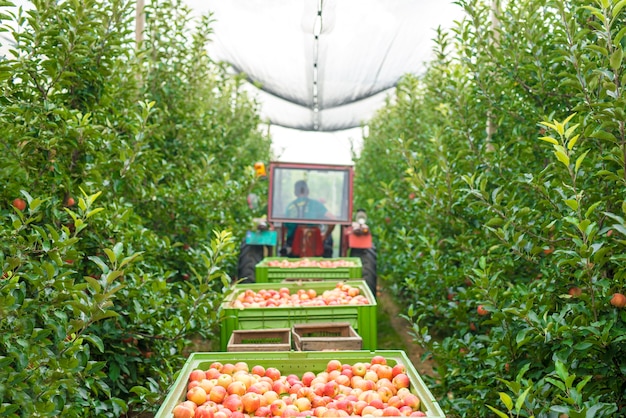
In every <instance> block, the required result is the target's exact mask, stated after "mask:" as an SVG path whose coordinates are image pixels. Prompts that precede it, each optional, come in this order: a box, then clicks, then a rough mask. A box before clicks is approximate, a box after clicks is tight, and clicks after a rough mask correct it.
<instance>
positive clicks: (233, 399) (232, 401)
mask: <svg viewBox="0 0 626 418" xmlns="http://www.w3.org/2000/svg"><path fill="white" fill-rule="evenodd" d="M222 405H224V407H226V408H228V409H230V410H231V411H233V412H235V411H243V402H242V401H241V396H239V395H228V396H226V398H224V401H223V402H222Z"/></svg>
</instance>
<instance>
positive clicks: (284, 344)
mask: <svg viewBox="0 0 626 418" xmlns="http://www.w3.org/2000/svg"><path fill="white" fill-rule="evenodd" d="M289 350H291V329H289V328H270V329H259V330H235V331H233V333H232V334H231V335H230V339H229V340H228V346H227V351H230V352H232V351H289Z"/></svg>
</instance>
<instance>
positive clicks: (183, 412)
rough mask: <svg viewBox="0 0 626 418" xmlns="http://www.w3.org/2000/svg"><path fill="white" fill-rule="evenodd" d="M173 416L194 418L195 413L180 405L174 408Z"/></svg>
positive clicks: (175, 417)
mask: <svg viewBox="0 0 626 418" xmlns="http://www.w3.org/2000/svg"><path fill="white" fill-rule="evenodd" d="M172 414H173V415H174V418H193V416H194V415H195V411H194V410H193V409H190V408H187V407H186V406H184V405H182V404H180V405H176V406H175V407H174V409H173V410H172Z"/></svg>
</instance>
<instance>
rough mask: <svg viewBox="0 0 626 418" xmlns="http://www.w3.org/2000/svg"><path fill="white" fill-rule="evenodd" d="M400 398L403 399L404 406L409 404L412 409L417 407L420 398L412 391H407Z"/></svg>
mask: <svg viewBox="0 0 626 418" xmlns="http://www.w3.org/2000/svg"><path fill="white" fill-rule="evenodd" d="M402 400H403V401H404V404H405V405H406V406H410V407H411V408H412V409H413V410H414V411H415V410H417V409H419V407H420V403H421V400H420V398H419V397H418V396H417V395H415V394H413V393H409V394H408V395H406V396H405V397H404V398H403V399H402Z"/></svg>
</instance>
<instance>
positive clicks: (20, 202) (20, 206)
mask: <svg viewBox="0 0 626 418" xmlns="http://www.w3.org/2000/svg"><path fill="white" fill-rule="evenodd" d="M13 207H14V208H15V209H17V210H19V211H20V212H23V211H24V209H26V202H25V201H24V199H20V198H19V197H18V198H16V199H14V200H13Z"/></svg>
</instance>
